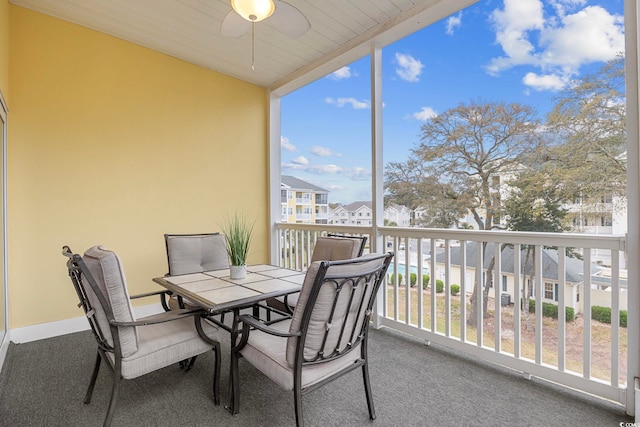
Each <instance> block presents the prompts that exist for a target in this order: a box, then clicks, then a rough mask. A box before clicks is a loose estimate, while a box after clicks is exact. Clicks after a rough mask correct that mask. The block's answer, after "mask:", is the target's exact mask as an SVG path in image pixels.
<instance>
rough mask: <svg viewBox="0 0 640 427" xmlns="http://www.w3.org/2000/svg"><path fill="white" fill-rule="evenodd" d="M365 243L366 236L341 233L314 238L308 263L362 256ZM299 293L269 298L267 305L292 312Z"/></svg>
mask: <svg viewBox="0 0 640 427" xmlns="http://www.w3.org/2000/svg"><path fill="white" fill-rule="evenodd" d="M366 243H367V236H346V235H342V234H327V235H326V236H320V237H318V239H317V240H316V243H315V245H314V247H313V253H312V254H311V260H310V261H309V263H310V264H311V263H313V262H316V261H341V260H345V259H352V258H356V257H359V256H362V253H363V252H364V247H365V245H366ZM298 295H299V293H298V292H296V293H294V294H291V295H287V296H286V297H278V298H271V299H269V300H268V301H267V305H269V306H270V307H273V308H276V309H277V310H280V311H283V312H286V313H289V314H292V313H293V309H294V308H295V306H296V303H297V302H298Z"/></svg>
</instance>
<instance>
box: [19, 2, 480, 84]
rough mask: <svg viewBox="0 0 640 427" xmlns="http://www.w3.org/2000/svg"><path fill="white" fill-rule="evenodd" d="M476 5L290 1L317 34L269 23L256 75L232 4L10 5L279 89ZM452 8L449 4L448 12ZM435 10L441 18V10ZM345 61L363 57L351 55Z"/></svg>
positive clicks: (258, 33)
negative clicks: (235, 29)
mask: <svg viewBox="0 0 640 427" xmlns="http://www.w3.org/2000/svg"><path fill="white" fill-rule="evenodd" d="M472 2H473V1H470V0H288V3H289V4H291V5H292V6H294V7H296V8H297V9H298V10H300V11H301V12H302V13H303V14H304V15H305V16H306V17H307V19H308V20H309V22H310V24H311V29H310V30H309V31H308V32H307V33H306V34H304V35H303V36H301V37H298V38H292V37H288V36H286V35H285V34H283V33H282V32H280V31H279V30H277V29H276V28H274V26H273V25H270V24H269V19H267V20H265V21H262V22H259V23H256V24H255V69H253V70H252V67H251V31H248V32H247V33H245V34H244V35H242V36H240V37H237V38H229V37H223V36H222V35H221V32H220V28H221V25H222V21H223V20H224V18H225V16H226V15H227V14H228V13H229V11H230V10H231V4H230V0H135V1H132V0H11V3H13V4H15V5H18V6H23V7H26V8H29V9H33V10H35V11H38V12H41V13H45V14H48V15H51V16H54V17H57V18H60V19H64V20H66V21H70V22H73V23H76V24H79V25H82V26H85V27H88V28H91V29H94V30H97V31H100V32H103V33H106V34H110V35H113V36H115V37H118V38H121V39H124V40H127V41H130V42H133V43H136V44H139V45H141V46H145V47H148V48H150V49H153V50H155V51H158V52H162V53H165V54H167V55H171V56H173V57H176V58H179V59H182V60H184V61H188V62H191V63H193V64H196V65H199V66H202V67H205V68H208V69H211V70H215V71H218V72H221V73H224V74H227V75H230V76H233V77H236V78H238V79H241V80H244V81H247V82H250V83H253V84H256V85H258V86H262V87H267V88H272V89H273V88H278V87H280V86H282V85H283V84H286V83H287V82H290V81H291V80H292V79H293V78H294V77H295V76H296V75H301V74H302V73H303V72H306V71H308V70H310V69H313V68H318V67H319V66H320V65H323V64H328V63H329V62H330V61H331V60H333V63H332V64H329V65H326V66H325V67H324V69H323V71H322V72H323V73H324V74H327V73H329V72H331V71H334V70H335V69H337V68H339V67H340V66H341V65H342V63H344V60H343V61H342V62H340V61H336V60H335V59H336V58H337V57H339V56H340V55H342V56H345V54H346V53H348V52H350V51H354V50H355V49H354V48H355V47H358V46H360V47H361V49H360V52H359V53H358V56H362V55H365V54H367V53H368V51H367V49H369V47H365V48H364V50H363V49H362V47H363V46H365V45H367V46H368V45H369V44H370V43H371V42H372V41H374V42H376V43H378V44H382V45H384V44H388V43H390V42H392V41H394V40H395V39H397V38H399V37H402V36H404V35H406V34H409V33H411V32H413V31H416V30H417V29H419V28H421V27H424V26H425V24H426V23H427V22H425V13H428V15H429V16H428V20H429V21H431V22H433V21H434V20H436V19H439V18H442V17H444V16H446V15H447V14H449V13H452V12H453V11H454V10H456V9H459V8H461V7H464V6H465V5H467V4H469V3H472ZM443 4H446V6H443ZM434 11H435V12H434ZM346 56H347V58H346V60H348V61H353V60H355V59H357V57H354V55H346Z"/></svg>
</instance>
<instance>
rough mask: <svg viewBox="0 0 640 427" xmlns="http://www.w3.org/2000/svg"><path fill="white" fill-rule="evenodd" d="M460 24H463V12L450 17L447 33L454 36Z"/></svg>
mask: <svg viewBox="0 0 640 427" xmlns="http://www.w3.org/2000/svg"><path fill="white" fill-rule="evenodd" d="M460 25H462V12H460V13H458V14H457V15H455V16H451V17H449V19H447V34H448V35H450V36H452V35H453V33H454V30H455V29H456V28H457V27H459V26H460Z"/></svg>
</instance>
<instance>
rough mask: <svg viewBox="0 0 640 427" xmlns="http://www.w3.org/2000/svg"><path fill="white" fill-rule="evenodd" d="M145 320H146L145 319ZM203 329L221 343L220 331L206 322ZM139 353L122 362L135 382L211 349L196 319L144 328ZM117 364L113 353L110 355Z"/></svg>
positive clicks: (123, 370)
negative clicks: (195, 323) (200, 334)
mask: <svg viewBox="0 0 640 427" xmlns="http://www.w3.org/2000/svg"><path fill="white" fill-rule="evenodd" d="M141 320H143V319H141ZM202 328H203V330H204V331H205V333H206V334H207V336H208V337H210V338H211V339H213V340H215V341H219V340H220V336H219V335H220V334H219V330H218V328H216V327H215V326H212V325H211V324H209V323H208V322H206V321H203V322H202ZM137 329H138V347H139V348H138V351H137V352H135V353H133V354H131V355H129V356H127V357H124V358H123V359H122V378H126V379H131V378H136V377H139V376H141V375H144V374H146V373H149V372H153V371H155V370H158V369H161V368H164V367H165V366H169V365H172V364H174V363H178V362H179V361H181V360H185V359H189V358H190V357H192V356H196V355H198V354H202V353H204V352H206V351H209V350H211V347H212V346H211V344H207V343H206V342H205V341H204V340H203V339H202V338H200V336H199V335H198V332H197V330H196V328H195V326H194V324H193V317H185V318H184V319H179V320H173V321H171V322H164V323H157V324H153V325H145V326H140V327H138V328H137ZM108 356H109V357H110V358H111V361H112V362H113V361H114V355H113V353H108Z"/></svg>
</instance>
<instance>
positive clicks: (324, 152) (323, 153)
mask: <svg viewBox="0 0 640 427" xmlns="http://www.w3.org/2000/svg"><path fill="white" fill-rule="evenodd" d="M311 152H312V153H313V154H315V155H316V156H320V157H328V156H332V155H333V151H331V149H330V148H327V147H321V146H319V145H314V146H313V147H312V148H311Z"/></svg>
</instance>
